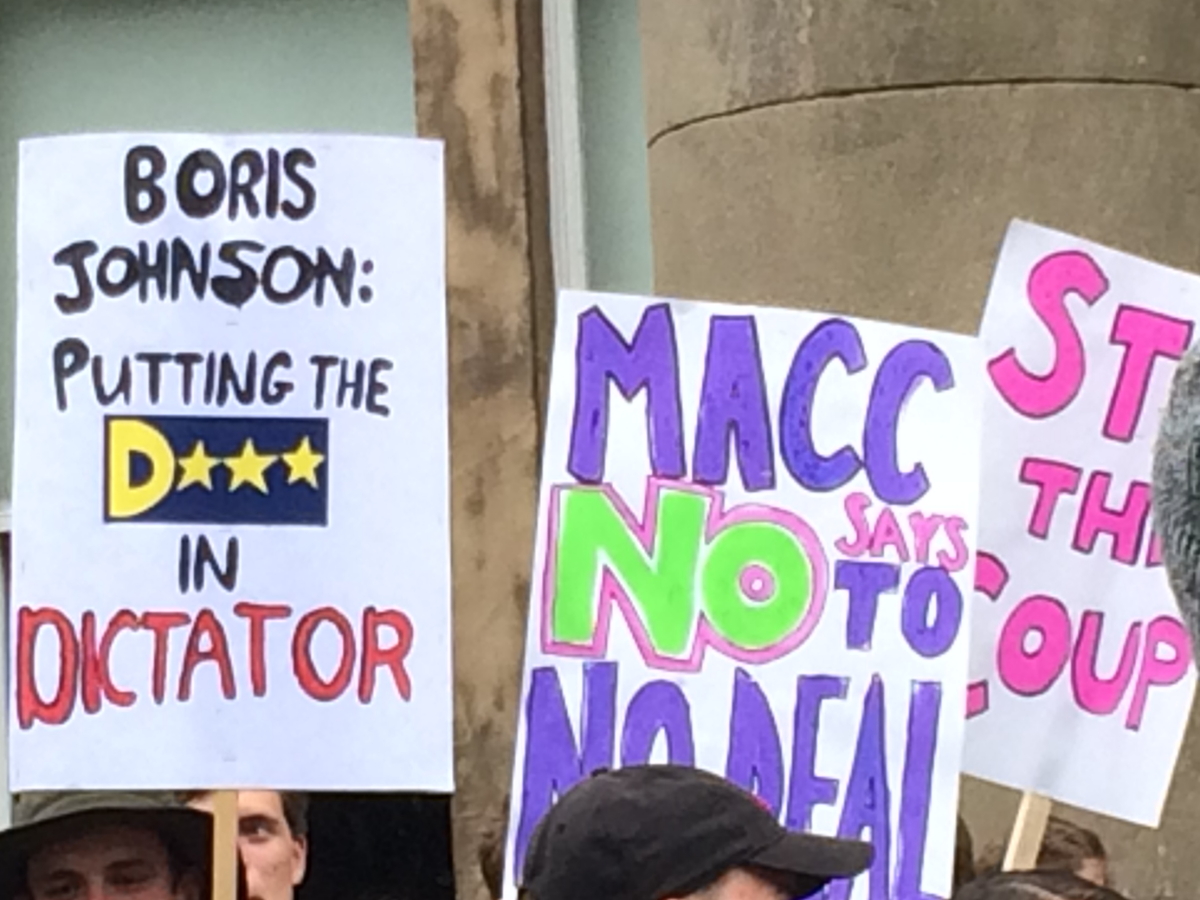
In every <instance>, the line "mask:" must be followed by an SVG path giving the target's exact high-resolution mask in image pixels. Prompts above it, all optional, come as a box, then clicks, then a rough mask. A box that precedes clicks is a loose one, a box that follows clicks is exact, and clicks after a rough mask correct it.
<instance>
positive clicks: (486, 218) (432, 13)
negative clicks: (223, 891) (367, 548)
mask: <svg viewBox="0 0 1200 900" xmlns="http://www.w3.org/2000/svg"><path fill="white" fill-rule="evenodd" d="M409 9H410V14H411V17H412V35H413V63H414V69H415V80H416V93H417V125H418V132H419V133H420V135H421V136H423V137H437V138H441V139H442V140H444V141H445V159H446V215H447V225H446V230H447V234H446V239H447V257H448V259H447V266H448V269H447V287H448V292H449V329H448V331H449V340H450V463H451V516H452V525H453V538H454V547H453V555H454V558H453V589H454V598H453V609H454V671H455V678H454V694H455V707H456V708H455V723H454V724H455V757H456V759H455V777H456V780H457V791H456V793H455V798H454V807H453V811H454V862H455V873H456V878H457V884H458V895H459V896H460V897H462V898H464V900H467V898H470V900H475V898H479V900H483V898H485V897H486V896H487V893H486V891H485V890H484V887H483V884H482V882H481V880H480V874H479V864H478V851H479V843H480V839H481V838H482V837H483V835H484V834H485V833H486V832H487V831H488V830H490V829H492V828H494V827H496V826H497V825H501V824H502V821H503V820H502V816H503V803H504V798H505V796H506V794H507V793H508V789H509V778H510V771H511V765H512V754H513V738H514V730H515V726H516V721H517V697H518V691H519V687H520V672H521V660H522V651H523V648H524V639H525V608H526V604H527V602H528V595H529V567H530V560H531V559H532V537H533V525H534V516H535V514H536V507H537V504H536V498H537V481H536V478H537V458H538V456H537V454H538V446H539V441H538V438H539V408H540V407H539V403H538V397H537V389H538V381H539V379H538V371H537V360H538V348H537V346H536V345H537V332H536V331H535V303H534V298H535V295H540V294H541V292H543V291H545V290H547V289H549V285H548V278H549V274H548V272H549V262H548V257H547V255H546V254H547V253H548V246H549V241H548V236H547V234H546V232H545V227H546V212H545V210H544V208H542V205H539V201H538V199H537V198H539V197H544V193H545V188H544V183H545V172H544V159H542V158H541V157H540V155H539V152H538V148H540V147H541V146H542V140H543V139H542V137H541V132H540V131H539V116H540V112H539V108H538V104H539V103H540V96H539V93H538V91H539V90H540V76H539V74H538V72H539V69H538V63H537V61H536V58H535V60H534V61H533V62H532V63H529V62H528V61H526V65H525V68H526V69H527V70H528V71H527V72H524V73H523V72H522V62H523V57H525V56H528V55H529V53H530V52H531V50H530V44H529V42H530V41H533V42H534V43H533V48H534V51H536V47H537V46H538V45H539V42H540V39H541V37H540V34H539V33H538V30H537V15H536V13H537V4H536V3H535V2H532V0H495V2H491V3H480V2H479V0H409ZM534 56H535V57H536V52H534ZM531 105H532V108H531ZM531 198H533V199H532V200H531ZM543 205H544V201H543ZM541 307H542V308H544V309H549V308H550V303H549V301H548V300H547V299H546V298H544V297H543V298H542V303H541ZM394 512H395V514H397V515H403V514H404V511H403V510H395V511H394ZM393 739H395V740H414V741H419V740H420V739H421V736H420V735H419V734H414V735H395V736H393Z"/></svg>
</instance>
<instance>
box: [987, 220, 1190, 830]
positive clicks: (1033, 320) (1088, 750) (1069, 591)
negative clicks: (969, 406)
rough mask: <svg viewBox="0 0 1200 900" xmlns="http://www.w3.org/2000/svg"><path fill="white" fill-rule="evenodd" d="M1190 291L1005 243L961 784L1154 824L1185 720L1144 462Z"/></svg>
mask: <svg viewBox="0 0 1200 900" xmlns="http://www.w3.org/2000/svg"><path fill="white" fill-rule="evenodd" d="M1197 314H1200V278H1196V277H1195V276H1192V275H1186V274H1184V273H1182V272H1176V271H1173V270H1171V269H1167V268H1164V267H1162V266H1157V265H1153V264H1151V263H1148V262H1145V261H1143V260H1140V259H1136V258H1134V257H1132V256H1127V255H1125V254H1122V253H1117V252H1115V251H1112V250H1108V249H1106V248H1104V247H1099V246H1097V245H1095V244H1090V243H1088V242H1086V241H1082V240H1079V239H1077V238H1073V237H1069V236H1067V235H1064V234H1060V233H1058V232H1054V231H1049V230H1047V229H1044V228H1039V227H1036V226H1034V225H1029V224H1026V223H1022V222H1015V223H1013V225H1012V226H1011V227H1010V229H1009V232H1008V235H1007V237H1006V239H1005V242H1004V248H1003V250H1002V251H1001V254H1000V260H999V263H998V265H997V268H996V273H995V276H994V280H993V283H992V289H991V293H990V295H989V297H988V303H987V310H986V313H985V316H984V323H983V337H984V339H985V348H986V353H987V356H988V358H989V362H988V373H989V375H990V383H989V387H988V393H987V401H986V403H987V406H986V416H985V420H984V421H985V435H984V468H983V489H982V505H981V509H982V510H983V515H982V516H981V519H980V536H979V551H980V552H979V565H978V575H977V578H978V591H979V597H980V599H978V600H977V601H976V602H975V603H974V605H973V608H972V616H973V623H972V631H973V636H972V673H971V674H972V683H971V686H970V693H969V697H968V715H969V717H970V723H969V724H968V727H967V747H966V755H965V760H966V766H965V767H966V770H967V771H969V772H971V773H973V774H975V775H978V776H980V777H983V778H987V779H990V780H993V781H998V782H1000V783H1002V784H1007V785H1010V786H1012V787H1016V788H1020V789H1022V790H1029V791H1036V792H1038V793H1042V794H1046V795H1048V796H1050V797H1053V798H1055V799H1057V800H1062V801H1064V802H1067V803H1072V804H1075V805H1078V806H1083V807H1087V808H1090V809H1094V810H1097V811H1099V812H1103V813H1108V814H1110V815H1113V816H1118V817H1120V818H1123V819H1129V820H1131V821H1134V822H1140V823H1143V824H1147V825H1156V824H1157V823H1158V820H1159V816H1160V814H1161V811H1162V805H1163V801H1164V799H1165V797H1166V792H1167V787H1168V785H1169V784H1170V781H1171V773H1172V771H1173V769H1174V766H1175V759H1176V756H1177V755H1178V752H1179V746H1180V742H1181V741H1182V738H1183V731H1184V726H1185V724H1186V722H1187V717H1188V713H1189V710H1190V709H1191V704H1192V694H1193V691H1194V688H1195V676H1194V673H1193V671H1192V668H1191V665H1190V659H1191V654H1190V652H1189V644H1188V637H1187V632H1186V631H1185V629H1184V627H1183V625H1182V623H1181V622H1180V620H1179V618H1178V616H1177V615H1176V612H1175V604H1174V602H1173V601H1172V599H1171V595H1170V592H1169V590H1168V587H1167V579H1166V576H1165V575H1164V573H1163V570H1162V568H1161V562H1160V559H1159V549H1158V545H1157V541H1156V539H1155V538H1154V537H1153V535H1152V532H1151V522H1150V487H1149V481H1150V465H1151V450H1152V447H1153V443H1154V437H1155V434H1156V432H1157V429H1158V419H1159V414H1160V410H1161V409H1162V407H1163V404H1164V403H1165V401H1166V396H1167V391H1168V389H1169V386H1170V378H1171V373H1172V371H1173V369H1174V365H1175V362H1176V361H1177V360H1178V359H1179V358H1180V357H1181V356H1182V355H1183V352H1184V350H1185V349H1186V348H1187V346H1188V344H1189V342H1190V341H1191V339H1192V336H1193V330H1194V328H1193V326H1194V320H1195V317H1196V316H1197Z"/></svg>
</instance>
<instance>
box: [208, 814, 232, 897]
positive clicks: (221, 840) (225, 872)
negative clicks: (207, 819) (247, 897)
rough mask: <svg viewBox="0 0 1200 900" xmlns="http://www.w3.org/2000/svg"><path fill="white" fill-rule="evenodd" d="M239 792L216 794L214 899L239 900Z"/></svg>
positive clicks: (214, 817) (213, 871)
mask: <svg viewBox="0 0 1200 900" xmlns="http://www.w3.org/2000/svg"><path fill="white" fill-rule="evenodd" d="M237 796H238V795H237V791H216V792H215V793H214V794H213V870H212V873H213V877H212V892H213V893H212V900H237V861H238V856H237V855H238V809H237Z"/></svg>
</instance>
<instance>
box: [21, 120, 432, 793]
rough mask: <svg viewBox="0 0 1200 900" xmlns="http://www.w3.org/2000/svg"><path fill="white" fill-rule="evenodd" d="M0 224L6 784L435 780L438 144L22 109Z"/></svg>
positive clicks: (400, 783)
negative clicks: (45, 134) (75, 121)
mask: <svg viewBox="0 0 1200 900" xmlns="http://www.w3.org/2000/svg"><path fill="white" fill-rule="evenodd" d="M19 224H20V237H19V248H18V254H19V267H20V271H19V282H20V284H19V291H18V337H19V340H18V361H17V428H16V431H17V434H16V480H15V498H14V499H15V520H16V535H15V547H14V552H15V565H14V579H13V580H14V584H13V590H14V605H13V610H12V618H11V630H10V634H11V654H12V659H13V685H14V687H13V694H12V696H11V698H10V703H9V707H10V717H11V725H10V733H11V757H10V767H11V776H12V787H13V788H14V789H17V790H23V789H29V788H50V787H69V786H91V787H131V788H132V787H183V786H187V787H209V786H239V785H254V786H262V787H291V788H343V789H354V788H384V787H391V788H397V789H403V788H410V789H415V788H421V789H430V790H449V789H450V788H451V786H452V785H451V779H452V774H451V759H452V744H451V699H450V691H451V688H450V656H449V654H450V651H449V633H448V632H449V622H448V620H449V584H448V581H449V577H448V570H449V550H448V543H449V539H448V525H447V424H446V421H447V417H446V349H445V347H446V341H445V301H444V297H445V287H444V275H443V259H444V250H443V247H444V231H443V213H442V164H441V147H440V145H438V144H436V143H427V142H423V141H411V140H400V139H390V138H363V137H335V136H323V137H322V136H303V135H279V136H232V137H224V136H209V135H203V136H202V135H103V136H83V137H70V138H53V139H40V140H33V141H28V142H25V143H23V144H22V145H21V154H20V210H19ZM415 736H419V738H418V737H415Z"/></svg>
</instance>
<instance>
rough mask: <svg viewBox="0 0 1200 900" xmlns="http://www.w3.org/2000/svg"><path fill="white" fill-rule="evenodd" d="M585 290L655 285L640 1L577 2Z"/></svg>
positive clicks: (641, 290) (640, 289)
mask: <svg viewBox="0 0 1200 900" xmlns="http://www.w3.org/2000/svg"><path fill="white" fill-rule="evenodd" d="M578 4H579V5H578V7H577V9H578V20H577V21H578V29H579V95H580V97H579V99H580V116H581V118H582V120H583V122H582V127H583V164H584V192H585V196H586V222H587V255H588V287H590V288H593V289H595V290H600V291H620V292H625V293H636V294H648V293H651V292H652V291H653V288H654V258H653V255H652V253H651V245H650V178H649V174H648V168H647V161H646V160H647V157H646V117H645V104H644V102H643V99H642V49H641V36H640V31H639V28H638V0H578Z"/></svg>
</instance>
